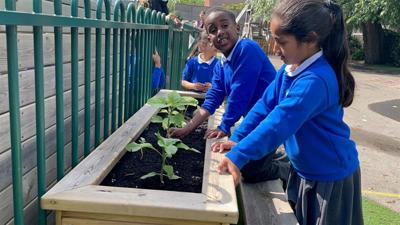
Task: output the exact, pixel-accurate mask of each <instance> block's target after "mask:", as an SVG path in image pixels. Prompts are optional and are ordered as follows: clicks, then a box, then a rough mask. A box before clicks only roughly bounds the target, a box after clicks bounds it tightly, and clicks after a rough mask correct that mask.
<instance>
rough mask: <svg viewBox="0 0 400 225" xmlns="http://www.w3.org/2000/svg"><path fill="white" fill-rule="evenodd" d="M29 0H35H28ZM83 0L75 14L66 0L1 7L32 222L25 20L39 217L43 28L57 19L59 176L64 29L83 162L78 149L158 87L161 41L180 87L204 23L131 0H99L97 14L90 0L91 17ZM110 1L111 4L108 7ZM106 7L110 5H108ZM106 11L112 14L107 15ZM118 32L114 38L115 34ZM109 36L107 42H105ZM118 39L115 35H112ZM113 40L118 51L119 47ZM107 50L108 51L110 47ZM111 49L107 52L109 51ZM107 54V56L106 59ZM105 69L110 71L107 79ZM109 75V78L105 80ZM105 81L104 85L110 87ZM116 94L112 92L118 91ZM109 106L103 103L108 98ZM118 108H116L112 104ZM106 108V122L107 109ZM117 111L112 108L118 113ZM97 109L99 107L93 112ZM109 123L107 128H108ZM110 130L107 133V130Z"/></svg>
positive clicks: (16, 178)
mask: <svg viewBox="0 0 400 225" xmlns="http://www.w3.org/2000/svg"><path fill="white" fill-rule="evenodd" d="M25 3H27V1H25ZM78 7H79V6H78V1H77V0H72V1H71V3H70V10H71V15H70V16H64V15H62V2H61V0H54V15H51V14H44V13H42V1H41V0H33V12H20V11H16V1H15V0H5V9H6V10H0V25H5V27H6V39H7V40H6V44H7V46H6V49H7V65H8V67H7V73H8V93H9V116H10V117H9V121H10V138H11V155H12V156H11V157H12V188H13V209H14V224H16V225H21V224H24V204H23V197H22V196H23V194H22V193H23V186H22V177H23V170H22V159H21V118H20V113H21V111H20V109H21V106H20V94H19V93H20V87H19V72H20V68H19V63H18V59H19V57H20V56H19V55H18V47H19V46H18V41H17V40H18V32H17V28H18V27H20V26H31V27H33V37H34V39H33V42H34V76H35V89H34V93H35V102H34V103H35V113H36V121H35V122H36V151H37V182H38V192H37V195H38V199H39V201H38V204H39V206H38V208H39V212H38V224H46V212H44V211H43V210H41V209H40V196H42V195H43V194H44V193H45V192H46V154H45V96H44V68H45V65H44V62H43V61H44V59H43V57H44V56H43V55H44V53H43V28H44V27H54V40H55V41H54V49H55V53H54V57H55V62H54V65H53V66H54V67H55V89H56V90H55V98H56V142H57V144H56V146H57V147H56V154H57V160H56V161H57V166H56V167H57V180H60V179H61V178H62V177H63V176H64V171H65V170H64V163H65V161H64V147H65V140H64V137H65V134H64V132H65V131H64V129H65V121H64V120H65V116H64V113H65V110H64V94H65V93H64V83H63V82H64V81H63V76H64V73H63V66H64V62H65V59H64V58H63V57H64V56H63V50H64V49H63V48H65V46H63V37H64V34H63V31H65V30H66V29H70V38H71V40H70V41H71V46H70V48H71V57H70V59H68V60H70V65H71V127H72V128H71V130H72V131H71V132H72V133H71V143H72V144H71V146H72V147H71V149H72V151H71V152H72V156H71V165H72V167H74V166H76V165H77V164H78V163H79V160H80V156H79V154H78V149H79V148H83V149H84V156H87V155H88V154H89V153H90V151H91V150H92V149H93V147H96V146H98V145H99V144H100V143H101V141H102V140H104V139H106V138H107V137H108V136H109V135H110V134H111V133H113V132H114V131H115V130H116V129H117V128H118V127H120V126H121V125H122V124H123V122H124V121H126V120H127V119H129V117H131V116H132V115H133V114H134V113H135V112H136V111H137V110H138V109H139V108H140V107H141V106H142V105H144V104H145V102H146V101H147V99H148V98H150V97H151V95H152V89H151V73H152V69H153V62H152V54H153V52H154V49H155V48H157V50H158V52H159V53H160V56H161V58H162V65H163V67H164V68H165V73H166V74H168V78H167V88H169V89H180V79H181V75H180V74H181V70H182V69H183V66H184V63H185V59H186V56H187V54H188V52H189V51H190V48H189V46H188V40H189V35H191V34H192V35H193V34H196V33H197V32H198V30H197V29H196V28H193V27H192V26H190V25H186V24H184V25H183V28H177V27H176V26H175V25H174V23H173V22H172V21H169V20H168V19H166V16H165V15H164V14H161V13H160V12H156V11H151V10H149V9H145V8H143V7H141V6H136V5H134V4H133V3H130V4H129V5H128V6H125V5H124V4H123V3H122V2H121V1H120V0H118V1H117V2H116V3H115V6H114V9H113V11H111V7H110V2H109V1H108V0H104V1H103V0H98V1H97V4H96V18H92V17H91V12H92V8H91V1H90V0H84V6H83V9H84V17H79V16H78ZM103 7H105V8H104V9H103ZM103 12H104V13H103ZM102 16H105V17H104V18H103V17H102ZM79 29H81V30H84V34H83V35H84V46H85V47H84V59H83V61H84V72H83V74H80V73H79V72H78V69H79V62H80V61H82V60H81V59H79V57H78V45H79V39H78V36H79ZM93 30H94V31H95V34H94V35H95V46H96V47H95V48H96V49H95V81H94V83H95V85H94V86H95V87H94V108H95V110H94V115H91V104H92V103H93V101H91V69H92V68H91V67H92V64H91V59H92V56H91V41H92V40H91V37H92V36H93ZM111 35H112V40H111ZM102 40H104V43H103V42H102ZM111 41H112V43H111ZM111 45H112V47H113V48H112V52H111ZM102 51H104V56H103V55H102ZM102 57H104V59H102ZM102 60H104V63H103V64H102ZM80 76H83V77H84V123H83V124H79V102H78V101H79V100H78V95H79V93H78V88H79V83H78V80H79V77H80ZM102 76H103V77H104V79H102ZM103 80H104V81H103ZM102 82H104V88H102ZM110 96H111V97H110ZM102 97H103V99H104V106H103V107H102V106H101V99H102ZM110 109H111V110H110ZM102 110H104V112H103V114H104V118H103V124H101V114H102V112H101V111H102ZM110 112H111V113H110ZM92 114H93V113H92ZM92 116H94V118H95V119H94V120H95V129H94V146H91V140H90V138H91V133H90V129H91V124H90V119H91V117H92ZM101 125H103V127H104V129H103V132H104V133H103V134H101V133H100V132H101V129H100V127H101ZM79 127H81V129H82V127H83V129H84V144H83V146H81V147H80V146H79V144H78V135H79V132H78V130H79ZM101 136H103V138H101Z"/></svg>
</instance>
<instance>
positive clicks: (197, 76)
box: [182, 56, 219, 83]
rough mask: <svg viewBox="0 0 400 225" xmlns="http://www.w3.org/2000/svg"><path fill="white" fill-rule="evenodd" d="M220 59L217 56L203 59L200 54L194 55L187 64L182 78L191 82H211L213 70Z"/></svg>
mask: <svg viewBox="0 0 400 225" xmlns="http://www.w3.org/2000/svg"><path fill="white" fill-rule="evenodd" d="M217 63H219V60H218V59H217V58H215V57H213V58H212V59H210V60H208V61H203V60H202V59H201V58H200V57H199V56H195V57H192V58H191V59H189V61H188V62H187V63H186V65H185V69H184V70H183V72H182V79H183V80H186V81H189V82H191V83H206V82H209V83H211V81H212V77H213V70H214V67H215V65H216V64H217Z"/></svg>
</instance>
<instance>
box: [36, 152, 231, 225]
mask: <svg viewBox="0 0 400 225" xmlns="http://www.w3.org/2000/svg"><path fill="white" fill-rule="evenodd" d="M84 162H85V160H84V161H83V162H82V163H84ZM73 172H74V170H73V171H71V173H73ZM71 173H69V174H71ZM81 176H85V175H84V174H82V175H81ZM74 177H75V176H74ZM76 178H77V179H79V177H76ZM61 182H62V181H61ZM56 186H57V185H56ZM57 190H60V189H59V188H58V189H57ZM210 205H212V206H214V205H220V206H221V207H220V208H218V209H216V208H217V207H212V206H210ZM42 208H45V209H49V210H62V211H74V212H89V213H108V214H116V215H131V216H141V217H147V216H148V217H161V218H172V219H184V220H197V221H209V222H227V223H236V222H237V218H234V217H232V216H231V215H230V212H229V211H227V210H226V209H225V207H224V205H221V204H219V202H217V201H212V200H210V199H209V198H208V197H207V196H205V195H204V194H198V193H188V192H176V191H159V190H150V189H138V188H120V187H109V186H99V185H86V186H83V187H79V188H75V189H70V190H66V191H62V192H57V193H54V192H52V190H50V191H49V192H48V194H46V195H45V196H44V197H43V199H42Z"/></svg>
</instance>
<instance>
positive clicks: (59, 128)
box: [54, 0, 64, 180]
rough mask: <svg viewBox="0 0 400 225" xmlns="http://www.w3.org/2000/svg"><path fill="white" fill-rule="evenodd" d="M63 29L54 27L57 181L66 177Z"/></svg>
mask: <svg viewBox="0 0 400 225" xmlns="http://www.w3.org/2000/svg"><path fill="white" fill-rule="evenodd" d="M61 13H62V8H61V0H55V1H54V14H56V15H61ZM62 42H63V41H62V27H54V44H55V67H56V79H55V80H56V136H57V180H61V178H63V177H64V80H63V49H62V48H63V45H62Z"/></svg>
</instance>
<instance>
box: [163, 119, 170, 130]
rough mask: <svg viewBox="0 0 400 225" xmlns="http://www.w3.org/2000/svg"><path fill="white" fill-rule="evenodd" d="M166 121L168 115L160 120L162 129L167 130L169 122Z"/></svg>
mask: <svg viewBox="0 0 400 225" xmlns="http://www.w3.org/2000/svg"><path fill="white" fill-rule="evenodd" d="M168 122H169V119H168V117H167V118H164V119H163V121H162V128H163V129H164V130H168V128H169V123H168Z"/></svg>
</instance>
